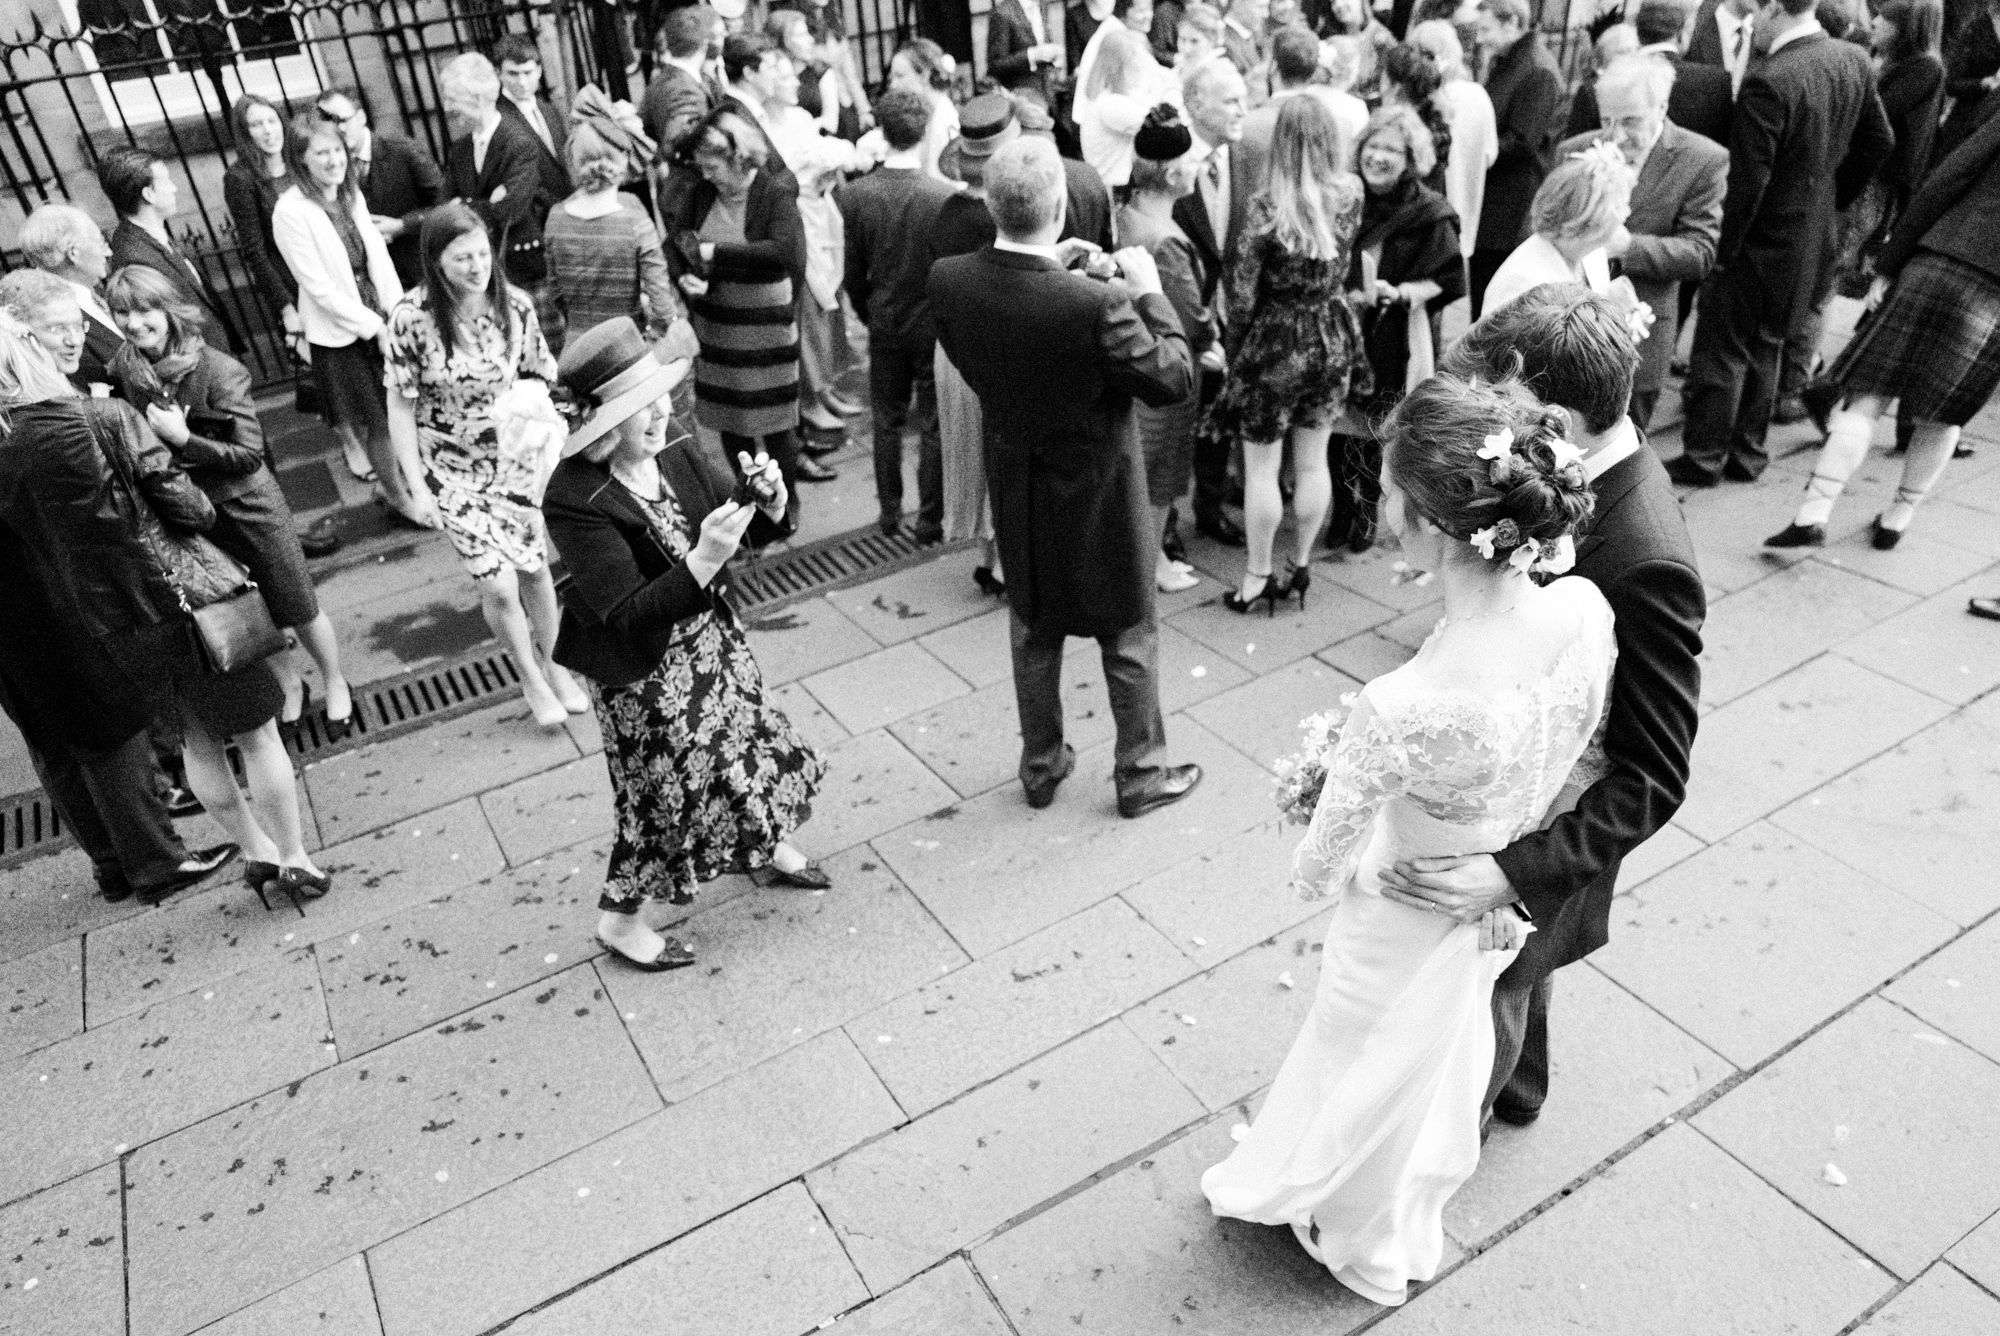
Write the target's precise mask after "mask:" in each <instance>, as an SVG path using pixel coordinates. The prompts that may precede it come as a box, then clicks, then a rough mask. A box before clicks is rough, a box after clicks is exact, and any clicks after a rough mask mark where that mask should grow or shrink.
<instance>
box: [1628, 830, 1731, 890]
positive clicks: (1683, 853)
mask: <svg viewBox="0 0 2000 1336" xmlns="http://www.w3.org/2000/svg"><path fill="white" fill-rule="evenodd" d="M1707 847H1708V846H1707V845H1705V844H1703V843H1702V842H1701V841H1700V840H1698V839H1696V838H1695V837H1694V836H1692V835H1690V834H1688V833H1687V832H1686V831H1684V830H1682V829H1681V828H1680V827H1679V826H1676V825H1673V824H1672V823H1671V822H1670V823H1668V824H1667V825H1665V826H1662V827H1661V828H1660V829H1659V830H1656V831H1654V832H1653V838H1651V839H1650V840H1647V841H1646V842H1645V843H1644V844H1642V845H1640V846H1639V847H1638V848H1637V849H1634V850H1633V851H1632V852H1631V853H1629V854H1627V855H1626V856H1625V861H1624V862H1622V863H1620V864H1619V865H1618V885H1617V889H1616V891H1615V892H1614V894H1617V895H1623V894H1625V892H1627V891H1629V890H1632V889H1634V888H1635V887H1638V886H1643V885H1645V884H1646V883H1647V882H1648V881H1650V880H1652V879H1653V878H1654V877H1657V876H1659V875H1660V874H1661V873H1662V872H1665V871H1666V870H1667V869H1668V868H1670V867H1673V866H1674V865H1675V864H1677V863H1681V862H1683V861H1685V860H1687V859H1689V858H1692V857H1694V856H1695V855H1696V854H1698V853H1700V852H1701V851H1702V850H1703V849H1706V848H1707Z"/></svg>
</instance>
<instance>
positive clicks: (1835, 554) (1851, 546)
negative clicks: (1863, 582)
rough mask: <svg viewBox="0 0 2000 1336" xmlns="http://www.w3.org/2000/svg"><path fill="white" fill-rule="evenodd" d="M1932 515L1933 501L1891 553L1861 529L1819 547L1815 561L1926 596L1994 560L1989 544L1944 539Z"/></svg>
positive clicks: (1983, 568)
mask: <svg viewBox="0 0 2000 1336" xmlns="http://www.w3.org/2000/svg"><path fill="white" fill-rule="evenodd" d="M1932 516H1933V511H1932V508H1931V507H1928V506H1926V507H1925V508H1924V509H1923V510H1921V511H1920V512H1918V515H1917V520H1916V522H1915V523H1914V524H1913V525H1912V526H1911V527H1910V531H1909V533H1908V534H1907V535H1906V536H1905V537H1904V538H1903V540H1902V541H1901V542H1899V543H1897V544H1896V546H1895V547H1893V548H1891V549H1890V550H1889V551H1887V552H1882V551H1878V550H1877V549H1876V547H1875V544H1874V542H1873V541H1872V537H1871V535H1869V534H1866V533H1857V534H1855V535H1854V536H1853V537H1851V538H1847V539H1845V540H1843V541H1841V542H1839V543H1833V544H1829V545H1828V546H1826V547H1823V548H1821V549H1819V551H1818V552H1817V553H1815V554H1814V556H1813V561H1814V563H1816V564H1821V565H1826V566H1834V567H1838V568H1840V569H1842V570H1848V571H1853V572H1855V573H1856V574H1857V575H1865V576H1867V577H1868V578H1869V579H1871V580H1879V581H1881V582H1882V583H1883V584H1885V585H1893V586H1894V587H1896V588H1897V589H1902V590H1906V591H1908V592H1909V593H1911V594H1915V595H1919V596H1923V597H1928V596H1929V595H1932V594H1936V593H1941V592H1943V591H1944V590H1946V589H1949V588H1951V587H1952V586H1953V585H1955V584H1959V583H1961V582H1963V581H1966V580H1969V579H1972V578H1973V577H1974V576H1978V575H1980V574H1981V573H1982V572H1984V571H1986V570H1987V569H1988V568H1990V567H1991V566H1992V565H1993V554H1991V553H1989V552H1987V551H1986V550H1985V549H1984V547H1983V546H1968V545H1966V544H1964V543H1954V542H1947V541H1942V540H1941V539H1940V538H1939V537H1938V536H1936V535H1935V533H1934V532H1933V530H1934V526H1933V524H1932V523H1931V521H1932Z"/></svg>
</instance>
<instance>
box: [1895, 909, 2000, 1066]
mask: <svg viewBox="0 0 2000 1336" xmlns="http://www.w3.org/2000/svg"><path fill="white" fill-rule="evenodd" d="M1882 995H1883V996H1884V997H1886V998H1888V999H1889V1000H1890V1001H1891V1002H1894V1003H1895V1004H1896V1005H1898V1006H1900V1007H1903V1008H1905V1009H1907V1010H1909V1011H1913V1012H1915V1013H1916V1014H1917V1015H1918V1016H1921V1017H1922V1018H1923V1019H1925V1020H1927V1021H1929V1022H1930V1023H1931V1024H1933V1025H1935V1026H1937V1027H1938V1028H1939V1029H1940V1030H1943V1031H1944V1032H1945V1033H1946V1034H1949V1035H1950V1036H1952V1038H1954V1039H1956V1040H1958V1041H1959V1042H1960V1043H1963V1044H1969V1045H1970V1046H1971V1047H1973V1048H1975V1049H1977V1050H1978V1051H1979V1052H1981V1053H1983V1054H1985V1055H1986V1056H1987V1057H1989V1058H1991V1059H1993V1060H1994V1061H1995V1062H2000V919H1988V920H1987V921H1986V922H1984V923H1982V924H1980V925H1979V926H1978V927H1977V928H1974V929H1973V930H1972V931H1971V932H1968V933H1966V934H1965V935H1964V936H1963V937H1960V938H1959V939H1958V940H1956V941H1954V942H1953V943H1952V944H1951V945H1950V946H1947V947H1946V948H1945V949H1944V950H1942V951H1940V952H1938V953H1937V954H1936V955H1934V956H1932V957H1931V958H1930V959H1929V960H1926V961H1924V962H1923V963H1922V964H1921V965H1918V966H1917V967H1916V968H1915V969H1913V970H1911V971H1910V972H1909V973H1908V974H1905V975H1904V976H1903V977H1901V978H1900V979H1897V980H1896V981H1895V982H1894V983H1892V984H1890V985H1889V986H1888V987H1887V988H1885V989H1883V990H1882Z"/></svg>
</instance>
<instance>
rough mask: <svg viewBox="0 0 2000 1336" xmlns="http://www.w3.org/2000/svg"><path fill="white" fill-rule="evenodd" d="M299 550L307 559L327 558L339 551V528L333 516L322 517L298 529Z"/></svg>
mask: <svg viewBox="0 0 2000 1336" xmlns="http://www.w3.org/2000/svg"><path fill="white" fill-rule="evenodd" d="M299 550H300V551H301V552H304V553H305V554H306V555H307V556H309V557H327V556H332V555H333V554H334V553H335V552H338V551H340V527H339V526H338V525H336V524H335V523H334V522H333V516H331V515H325V516H322V517H320V518H319V519H316V520H314V521H313V522H312V523H311V524H308V525H307V526H306V527H305V528H303V529H300V530H299Z"/></svg>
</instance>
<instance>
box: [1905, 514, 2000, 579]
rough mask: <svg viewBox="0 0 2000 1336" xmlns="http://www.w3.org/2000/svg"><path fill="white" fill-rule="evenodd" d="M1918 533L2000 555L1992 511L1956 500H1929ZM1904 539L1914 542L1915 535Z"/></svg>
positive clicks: (1998, 527)
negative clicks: (1912, 537)
mask: <svg viewBox="0 0 2000 1336" xmlns="http://www.w3.org/2000/svg"><path fill="white" fill-rule="evenodd" d="M1916 536H1921V537H1924V538H1928V539H1930V540H1931V541H1932V542H1934V543H1949V544H1951V545H1952V546H1953V547H1963V548H1969V549H1970V550H1972V551H1974V552H1983V553H1985V554H1986V555H1987V556H1989V557H2000V524H1995V523H1994V522H1993V516H1992V514H1991V513H1989V512H1987V511H1984V510H1978V509H1975V508H1973V507H1972V506H1968V505H1963V504H1961V503H1960V502H1958V501H1956V500H1952V499H1939V500H1936V501H1929V502H1926V503H1925V504H1924V509H1923V517H1922V523H1921V524H1920V525H1919V526H1918V533H1917V535H1916ZM1903 541H1904V542H1910V541H1911V539H1909V538H1906V539H1904V540H1903ZM1897 550H1898V551H1900V550H1901V548H1900V547H1898V549H1897ZM1932 592H1935V591H1932Z"/></svg>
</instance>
